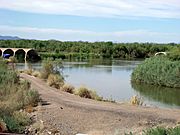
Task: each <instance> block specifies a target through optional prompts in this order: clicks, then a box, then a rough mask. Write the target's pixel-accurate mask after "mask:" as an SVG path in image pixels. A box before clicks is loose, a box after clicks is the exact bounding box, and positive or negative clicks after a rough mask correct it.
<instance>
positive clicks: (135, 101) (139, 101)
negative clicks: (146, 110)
mask: <svg viewBox="0 0 180 135" xmlns="http://www.w3.org/2000/svg"><path fill="white" fill-rule="evenodd" d="M130 103H131V104H132V105H143V101H142V98H140V97H138V96H133V97H132V98H131V99H130Z"/></svg>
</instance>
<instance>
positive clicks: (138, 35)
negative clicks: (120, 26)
mask: <svg viewBox="0 0 180 135" xmlns="http://www.w3.org/2000/svg"><path fill="white" fill-rule="evenodd" d="M0 35H14V36H19V37H21V38H28V39H43V40H48V39H57V40H62V41H79V40H82V41H92V42H93V41H114V42H163V43H167V42H176V43H179V42H180V40H179V37H180V34H179V33H159V32H152V31H147V30H130V31H116V32H94V31H86V30H84V31H83V30H73V29H52V28H35V27H14V26H6V25H0Z"/></svg>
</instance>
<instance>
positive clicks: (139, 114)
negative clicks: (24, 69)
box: [21, 74, 180, 135]
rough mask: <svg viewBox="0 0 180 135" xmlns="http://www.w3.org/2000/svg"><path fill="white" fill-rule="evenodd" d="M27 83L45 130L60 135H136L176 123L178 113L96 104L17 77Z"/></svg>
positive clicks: (177, 111)
mask: <svg viewBox="0 0 180 135" xmlns="http://www.w3.org/2000/svg"><path fill="white" fill-rule="evenodd" d="M21 77H22V78H24V79H26V80H28V81H30V82H31V85H32V88H33V89H36V90H37V91H38V92H39V93H40V94H41V98H42V100H43V101H44V102H46V105H43V106H40V107H38V108H40V109H38V111H36V115H37V120H42V121H43V124H44V127H45V129H48V130H49V131H51V132H58V134H61V135H75V134H77V133H83V134H88V135H90V134H92V135H121V134H124V133H129V132H130V131H132V132H134V133H139V132H141V131H142V130H144V129H146V128H148V127H152V126H157V125H162V126H174V125H176V124H177V123H180V110H178V109H159V108H151V107H138V106H131V105H129V104H127V103H108V102H98V101H94V100H90V99H84V98H80V97H78V96H75V95H72V94H69V93H65V92H62V91H60V90H57V89H55V88H51V87H49V86H48V85H47V84H46V83H45V82H44V81H42V80H40V79H38V78H35V77H33V76H29V75H26V74H21Z"/></svg>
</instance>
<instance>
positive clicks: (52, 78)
mask: <svg viewBox="0 0 180 135" xmlns="http://www.w3.org/2000/svg"><path fill="white" fill-rule="evenodd" d="M47 84H48V85H49V86H51V87H54V88H57V89H60V88H61V87H62V86H63V85H64V80H63V78H62V77H61V76H60V75H58V74H49V76H48V79H47Z"/></svg>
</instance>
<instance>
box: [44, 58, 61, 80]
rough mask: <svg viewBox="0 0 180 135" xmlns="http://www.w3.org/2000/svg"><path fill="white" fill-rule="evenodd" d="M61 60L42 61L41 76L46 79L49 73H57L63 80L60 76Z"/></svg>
mask: <svg viewBox="0 0 180 135" xmlns="http://www.w3.org/2000/svg"><path fill="white" fill-rule="evenodd" d="M62 68H63V66H62V62H61V61H59V60H56V61H52V60H50V59H48V60H46V61H44V62H43V68H42V71H41V78H42V79H47V78H48V76H49V75H50V74H59V76H61V78H62V79H63V80H64V78H63V76H62Z"/></svg>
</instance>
